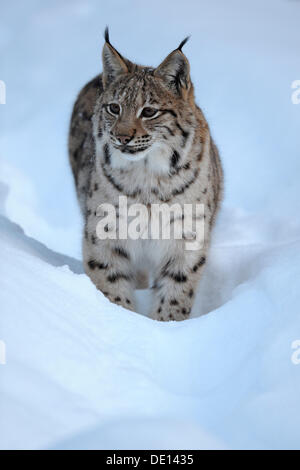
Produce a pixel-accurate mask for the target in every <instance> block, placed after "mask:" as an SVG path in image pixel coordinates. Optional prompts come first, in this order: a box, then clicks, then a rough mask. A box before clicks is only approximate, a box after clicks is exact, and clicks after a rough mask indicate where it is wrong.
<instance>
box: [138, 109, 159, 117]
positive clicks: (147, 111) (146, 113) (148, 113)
mask: <svg viewBox="0 0 300 470" xmlns="http://www.w3.org/2000/svg"><path fill="white" fill-rule="evenodd" d="M157 113H158V109H155V108H150V107H149V106H147V107H146V108H144V109H143V110H142V112H141V117H145V118H152V117H154V116H155V115H156V114H157Z"/></svg>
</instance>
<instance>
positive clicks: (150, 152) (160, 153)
mask: <svg viewBox="0 0 300 470" xmlns="http://www.w3.org/2000/svg"><path fill="white" fill-rule="evenodd" d="M170 155H171V149H170V147H168V146H166V145H164V144H162V143H157V144H156V143H154V144H152V145H151V146H150V147H149V148H148V149H146V150H143V151H142V152H138V153H136V154H133V155H130V154H127V153H123V152H121V151H120V150H118V149H115V148H111V165H112V167H114V168H122V167H125V166H126V165H127V164H128V162H138V161H140V160H143V159H145V158H147V163H148V169H151V170H153V171H154V172H155V173H165V172H168V171H169V159H170Z"/></svg>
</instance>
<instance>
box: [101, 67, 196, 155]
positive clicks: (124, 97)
mask: <svg viewBox="0 0 300 470" xmlns="http://www.w3.org/2000/svg"><path fill="white" fill-rule="evenodd" d="M103 100H104V103H103V121H102V122H101V121H100V122H101V125H102V126H103V133H105V132H106V133H107V135H108V136H109V140H110V143H111V145H112V146H113V147H114V148H115V149H118V150H120V152H122V153H124V154H129V155H135V156H139V155H138V154H140V153H141V152H143V154H146V153H147V151H149V150H150V148H151V147H152V146H153V145H156V146H159V145H160V144H161V145H162V146H163V145H164V144H165V143H166V141H167V140H168V141H169V142H170V141H174V143H175V142H176V132H178V130H179V129H178V127H176V122H177V120H176V118H177V115H176V111H175V110H176V109H177V108H179V107H181V109H182V110H183V109H184V108H187V109H186V112H187V113H188V111H189V109H188V108H189V106H187V105H186V102H185V101H184V100H183V99H182V98H181V97H178V98H176V97H175V96H174V97H173V96H172V94H171V93H170V92H169V90H167V89H166V86H165V85H164V83H163V81H162V80H161V79H159V78H156V77H154V76H153V72H152V71H151V70H150V69H145V70H143V71H139V72H136V73H134V74H130V75H128V76H124V77H122V78H120V79H119V80H118V81H117V82H116V83H115V84H114V86H112V87H110V88H109V89H108V90H107V91H106V92H105V94H104V96H103Z"/></svg>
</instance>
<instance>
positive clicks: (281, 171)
mask: <svg viewBox="0 0 300 470" xmlns="http://www.w3.org/2000/svg"><path fill="white" fill-rule="evenodd" d="M157 9H159V11H160V15H157ZM299 20H300V2H296V1H287V0H286V1H285V0H272V1H271V0H264V1H261V0H260V1H258V0H255V1H254V0H252V1H251V2H250V1H248V2H240V1H238V0H229V1H228V2H226V6H225V2H222V1H221V0H210V1H208V0H206V1H204V0H202V1H199V0H198V1H196V0H195V1H187V2H186V7H185V8H182V2H179V1H178V0H173V1H172V2H170V1H166V2H163V3H162V2H158V1H154V2H152V5H151V7H150V6H146V5H145V4H144V3H143V2H138V1H135V0H134V1H130V2H129V1H128V2H125V1H124V2H121V1H116V0H115V1H111V2H99V1H96V0H88V1H79V0H78V1H77V0H73V1H67V0H52V1H51V2H50V1H48V0H47V1H43V2H38V1H35V0H27V2H26V5H25V3H24V2H20V1H16V0H15V1H12V2H10V3H6V4H3V5H2V6H1V18H0V53H1V68H0V79H1V80H4V81H5V83H6V86H7V104H6V105H1V106H0V120H1V122H0V128H1V135H0V158H1V160H0V181H1V184H0V211H1V214H2V215H1V216H0V245H1V250H0V256H1V270H0V306H1V318H0V340H3V341H5V344H6V353H7V358H6V359H7V364H6V365H0V417H1V421H0V447H1V448H81V447H84V448H95V447H96V448H112V449H116V448H157V449H158V448H186V449H188V448H274V449H276V448H300V431H299V419H300V399H299V396H300V347H299V344H298V343H295V341H296V340H300V316H299V304H300V221H299V216H298V213H299V208H300V207H299V200H300V197H299V196H300V188H299V182H298V180H299V169H300V158H299V124H300V105H298V106H297V105H294V104H292V100H291V94H292V89H291V85H292V82H293V81H294V80H297V79H300V70H299V59H298V57H299V50H298V49H299V48H298V43H299V38H300V32H299ZM129 21H132V22H133V24H134V27H132V28H129V27H128V23H129ZM106 24H109V25H110V29H111V39H112V42H113V43H114V44H115V45H116V46H117V47H118V48H119V49H120V50H121V52H123V53H124V55H127V56H128V57H129V58H131V59H133V60H136V61H137V62H141V63H147V64H158V63H159V62H160V61H161V60H162V59H163V57H164V55H166V54H167V53H168V52H169V51H170V50H172V49H174V47H175V46H176V45H177V44H178V43H179V42H180V40H181V39H182V38H183V37H184V36H185V35H186V34H188V33H191V34H192V39H191V41H190V42H189V43H188V44H187V45H186V48H185V52H186V54H187V56H188V58H189V59H190V61H191V67H192V77H193V80H194V83H195V88H196V96H197V100H198V103H199V104H200V105H201V106H202V108H203V109H204V111H205V113H206V115H207V118H208V120H209V122H210V125H211V128H212V130H213V134H214V136H215V139H216V141H217V143H218V145H219V148H220V151H221V155H222V159H223V163H224V167H225V174H226V196H225V201H224V205H223V209H222V213H221V216H220V218H219V221H218V224H217V227H216V230H215V234H214V240H213V245H212V249H211V253H210V257H209V262H208V266H207V269H206V272H205V276H204V278H203V280H202V281H201V283H200V285H199V290H198V294H197V299H196V304H195V307H194V309H193V314H192V319H191V320H188V321H185V322H183V323H168V324H161V323H156V322H153V321H152V320H150V319H148V318H147V317H146V316H145V313H146V311H147V304H148V298H149V293H148V292H141V293H139V299H140V312H141V313H143V314H144V315H140V314H134V313H131V312H129V311H126V310H124V309H122V308H121V307H118V306H115V305H113V304H110V303H109V301H108V300H107V299H106V298H105V297H104V296H103V295H102V294H101V293H99V292H98V291H96V289H95V287H94V286H93V284H92V283H91V282H90V281H89V279H88V278H87V277H86V276H85V275H84V274H83V270H82V265H81V263H80V261H79V260H80V227H81V220H80V216H79V210H78V207H77V203H76V199H75V195H74V190H73V186H72V178H71V174H70V171H69V168H68V162H67V152H66V138H67V127H68V120H69V116H70V111H71V107H72V103H73V101H74V98H75V95H76V93H77V92H78V91H79V89H80V87H81V86H82V85H83V84H84V83H85V82H86V81H87V80H88V79H89V78H91V77H92V76H93V75H95V74H96V73H97V72H98V71H99V70H100V67H101V63H100V52H101V47H102V42H103V41H102V37H101V34H102V31H103V30H104V27H105V25H106ZM166 25H167V27H166ZM204 313H209V314H208V315H204V316H202V314H204ZM297 344H298V346H297ZM293 346H294V349H293ZM0 362H1V361H0Z"/></svg>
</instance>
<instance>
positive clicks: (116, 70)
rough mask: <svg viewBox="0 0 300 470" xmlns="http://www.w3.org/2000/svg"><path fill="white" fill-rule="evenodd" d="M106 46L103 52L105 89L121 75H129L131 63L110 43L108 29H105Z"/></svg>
mask: <svg viewBox="0 0 300 470" xmlns="http://www.w3.org/2000/svg"><path fill="white" fill-rule="evenodd" d="M104 37H105V44H104V46H103V51H102V63H103V75H102V81H103V85H104V88H106V87H107V86H108V85H109V84H110V83H111V82H113V81H114V80H115V79H116V78H117V77H118V76H119V75H121V74H123V73H128V72H129V68H130V65H131V62H129V61H128V60H126V59H124V58H123V57H122V56H121V54H120V53H119V52H118V51H117V50H116V49H115V48H114V47H113V46H112V45H111V43H110V41H109V32H108V28H106V29H105V35H104Z"/></svg>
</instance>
